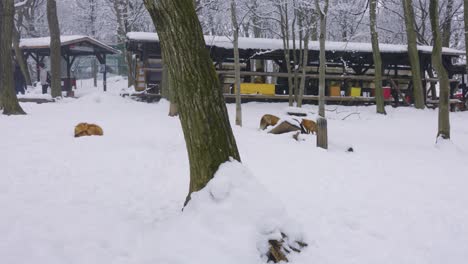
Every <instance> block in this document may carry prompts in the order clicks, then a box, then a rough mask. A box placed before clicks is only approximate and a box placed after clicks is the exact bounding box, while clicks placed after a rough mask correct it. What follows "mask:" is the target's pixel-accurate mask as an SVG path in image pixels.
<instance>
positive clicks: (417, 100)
mask: <svg viewBox="0 0 468 264" xmlns="http://www.w3.org/2000/svg"><path fill="white" fill-rule="evenodd" d="M402 1H403V11H404V14H405V25H406V36H407V39H408V55H409V59H410V64H411V76H412V79H413V88H414V92H413V93H414V107H415V108H417V109H424V107H425V106H424V91H423V88H422V81H421V79H422V78H421V65H420V64H419V54H418V47H417V43H416V30H415V29H414V10H413V1H412V0H402Z"/></svg>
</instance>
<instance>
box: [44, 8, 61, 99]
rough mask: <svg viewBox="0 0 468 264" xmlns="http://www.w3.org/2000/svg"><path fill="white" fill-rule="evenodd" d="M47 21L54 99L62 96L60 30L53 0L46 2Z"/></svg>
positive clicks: (51, 84)
mask: <svg viewBox="0 0 468 264" xmlns="http://www.w3.org/2000/svg"><path fill="white" fill-rule="evenodd" d="M47 21H48V23H49V32H50V82H51V83H50V88H51V90H52V97H53V98H55V97H61V96H62V87H61V86H62V85H61V60H62V59H61V43H60V28H59V22H58V18H57V3H56V2H55V0H47Z"/></svg>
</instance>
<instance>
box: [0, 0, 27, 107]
mask: <svg viewBox="0 0 468 264" xmlns="http://www.w3.org/2000/svg"><path fill="white" fill-rule="evenodd" d="M14 16H15V5H14V0H2V1H1V2H0V20H1V22H0V25H1V27H0V65H2V66H1V72H0V75H1V78H0V91H1V98H0V107H2V108H3V114H4V115H21V114H25V112H24V111H23V109H22V108H21V106H20V105H19V103H18V98H17V97H16V90H15V84H14V80H13V58H12V54H11V45H12V38H13V27H14Z"/></svg>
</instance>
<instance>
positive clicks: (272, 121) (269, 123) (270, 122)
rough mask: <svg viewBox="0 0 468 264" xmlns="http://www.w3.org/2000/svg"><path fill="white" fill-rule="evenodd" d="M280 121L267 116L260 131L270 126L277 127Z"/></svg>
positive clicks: (263, 119)
mask: <svg viewBox="0 0 468 264" xmlns="http://www.w3.org/2000/svg"><path fill="white" fill-rule="evenodd" d="M278 121H279V117H277V116H274V115H269V114H266V115H264V116H262V119H261V120H260V129H261V130H265V129H266V128H267V127H268V126H275V125H276V124H277V123H278Z"/></svg>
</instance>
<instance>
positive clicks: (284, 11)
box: [277, 2, 294, 106]
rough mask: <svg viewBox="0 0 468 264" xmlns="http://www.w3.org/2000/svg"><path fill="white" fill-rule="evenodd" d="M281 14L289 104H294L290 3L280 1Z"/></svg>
mask: <svg viewBox="0 0 468 264" xmlns="http://www.w3.org/2000/svg"><path fill="white" fill-rule="evenodd" d="M277 7H278V12H279V14H280V28H281V38H282V40H283V52H284V64H285V66H286V71H287V73H288V90H289V100H288V101H289V106H293V103H294V98H293V89H294V87H293V78H292V71H291V56H290V50H289V19H288V3H287V2H285V3H279V4H278V5H277Z"/></svg>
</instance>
